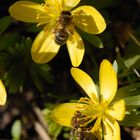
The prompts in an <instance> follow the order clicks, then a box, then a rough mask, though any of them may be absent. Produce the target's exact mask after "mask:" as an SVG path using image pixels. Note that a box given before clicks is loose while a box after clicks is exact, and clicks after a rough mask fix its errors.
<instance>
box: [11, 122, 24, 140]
mask: <svg viewBox="0 0 140 140" xmlns="http://www.w3.org/2000/svg"><path fill="white" fill-rule="evenodd" d="M21 131H22V125H21V121H20V120H16V121H15V122H14V123H13V125H12V128H11V134H12V140H20V137H21Z"/></svg>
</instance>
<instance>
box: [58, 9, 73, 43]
mask: <svg viewBox="0 0 140 140" xmlns="http://www.w3.org/2000/svg"><path fill="white" fill-rule="evenodd" d="M57 22H58V26H57V28H56V29H55V42H56V43H57V44H58V45H63V44H65V43H66V41H67V39H68V37H69V33H70V31H69V29H68V28H69V26H70V25H72V15H71V12H70V11H62V12H61V13H60V17H59V19H58V21H57Z"/></svg>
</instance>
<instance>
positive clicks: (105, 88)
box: [99, 60, 117, 104]
mask: <svg viewBox="0 0 140 140" xmlns="http://www.w3.org/2000/svg"><path fill="white" fill-rule="evenodd" d="M99 83H100V94H101V102H102V103H107V104H109V103H110V102H111V101H112V99H113V98H114V96H115V93H116V90H117V76H116V73H115V71H114V69H113V67H112V65H111V63H110V62H109V61H108V60H103V61H102V63H101V65H100V71H99Z"/></svg>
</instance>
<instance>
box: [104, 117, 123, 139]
mask: <svg viewBox="0 0 140 140" xmlns="http://www.w3.org/2000/svg"><path fill="white" fill-rule="evenodd" d="M103 134H104V140H120V139H121V138H120V126H119V124H118V122H117V121H116V120H114V119H112V118H105V119H104V120H103Z"/></svg>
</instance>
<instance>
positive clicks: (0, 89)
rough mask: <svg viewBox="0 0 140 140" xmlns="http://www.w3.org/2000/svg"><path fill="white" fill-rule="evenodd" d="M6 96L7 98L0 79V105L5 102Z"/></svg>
mask: <svg viewBox="0 0 140 140" xmlns="http://www.w3.org/2000/svg"><path fill="white" fill-rule="evenodd" d="M6 98H7V94H6V90H5V87H4V85H3V83H2V81H1V80H0V105H4V104H5V102H6Z"/></svg>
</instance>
